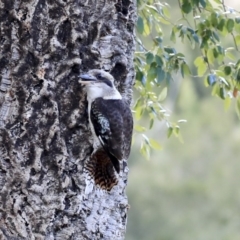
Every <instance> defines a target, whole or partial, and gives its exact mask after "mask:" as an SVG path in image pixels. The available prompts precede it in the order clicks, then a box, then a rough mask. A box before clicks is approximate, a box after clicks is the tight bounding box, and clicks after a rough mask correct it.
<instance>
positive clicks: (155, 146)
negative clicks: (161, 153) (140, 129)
mask: <svg viewBox="0 0 240 240" xmlns="http://www.w3.org/2000/svg"><path fill="white" fill-rule="evenodd" d="M149 143H150V146H151V147H152V148H153V149H155V150H161V149H162V146H161V145H160V144H159V143H158V142H157V141H156V140H154V139H152V138H151V139H149Z"/></svg>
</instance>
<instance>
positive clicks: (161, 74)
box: [157, 67, 165, 83]
mask: <svg viewBox="0 0 240 240" xmlns="http://www.w3.org/2000/svg"><path fill="white" fill-rule="evenodd" d="M164 80H165V71H164V70H163V69H162V68H161V67H158V68H157V83H161V82H162V81H164Z"/></svg>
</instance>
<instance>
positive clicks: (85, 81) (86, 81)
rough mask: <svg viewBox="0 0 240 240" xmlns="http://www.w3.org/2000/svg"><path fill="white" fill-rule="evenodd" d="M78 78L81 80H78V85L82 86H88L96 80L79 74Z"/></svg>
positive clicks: (87, 75)
mask: <svg viewBox="0 0 240 240" xmlns="http://www.w3.org/2000/svg"><path fill="white" fill-rule="evenodd" d="M79 77H80V78H81V80H79V83H82V84H88V83H91V82H93V81H96V80H97V79H96V78H95V77H93V76H91V75H89V74H81V75H80V76H79Z"/></svg>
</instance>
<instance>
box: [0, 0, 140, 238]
mask: <svg viewBox="0 0 240 240" xmlns="http://www.w3.org/2000/svg"><path fill="white" fill-rule="evenodd" d="M135 13H136V6H135V2H134V1H132V0H115V1H112V0H95V1H93V0H87V1H86V0H73V1H70V0H59V1H57V0H24V1H19V0H1V1H0V43H1V44H0V239H18V240H19V239H50V240H51V239H111V240H112V239H114V240H115V239H123V238H124V233H125V229H126V214H127V209H128V201H127V197H126V194H125V187H126V181H127V164H126V163H124V164H123V165H124V171H123V172H122V173H121V175H120V176H119V184H118V185H117V186H115V187H114V188H113V189H112V190H111V191H110V192H107V191H103V190H101V189H100V188H99V187H97V186H95V184H94V182H93V180H92V179H91V177H90V176H89V175H88V174H87V173H86V171H85V169H84V163H85V162H86V161H87V160H88V159H89V156H90V154H91V151H92V146H91V133H90V130H89V128H88V122H87V113H86V107H87V106H86V99H85V94H84V91H83V90H82V88H81V86H80V84H79V83H78V75H79V73H81V72H86V71H87V70H89V69H92V68H102V69H104V70H107V71H110V73H111V74H112V75H113V76H114V77H115V79H116V83H117V84H116V85H117V87H118V89H119V91H120V92H121V94H122V95H123V97H124V98H125V99H126V100H128V101H129V102H131V96H132V90H131V89H132V85H133V79H134V70H133V51H134V34H133V31H134V30H133V29H134V23H135V18H136V15H135Z"/></svg>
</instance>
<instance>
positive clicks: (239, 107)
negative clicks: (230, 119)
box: [235, 97, 240, 119]
mask: <svg viewBox="0 0 240 240" xmlns="http://www.w3.org/2000/svg"><path fill="white" fill-rule="evenodd" d="M235 108H236V112H237V115H238V118H239V119H240V98H239V97H238V98H237V102H236V107H235Z"/></svg>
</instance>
